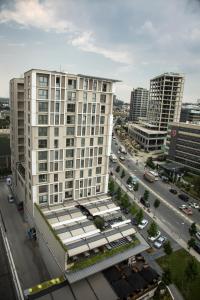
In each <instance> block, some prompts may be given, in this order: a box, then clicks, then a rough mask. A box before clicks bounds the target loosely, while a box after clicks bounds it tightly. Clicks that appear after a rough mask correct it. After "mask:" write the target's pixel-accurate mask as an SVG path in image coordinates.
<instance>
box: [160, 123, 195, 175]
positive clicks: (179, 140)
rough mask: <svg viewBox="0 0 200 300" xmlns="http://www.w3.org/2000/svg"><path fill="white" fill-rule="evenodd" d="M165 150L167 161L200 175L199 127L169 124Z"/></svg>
mask: <svg viewBox="0 0 200 300" xmlns="http://www.w3.org/2000/svg"><path fill="white" fill-rule="evenodd" d="M166 150H167V153H168V160H169V161H175V162H176V163H177V164H179V165H181V166H184V167H185V168H187V169H189V170H190V171H191V172H194V173H200V125H196V124H186V123H181V122H180V123H171V124H169V128H168V134H167V143H166Z"/></svg>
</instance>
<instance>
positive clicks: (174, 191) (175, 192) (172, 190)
mask: <svg viewBox="0 0 200 300" xmlns="http://www.w3.org/2000/svg"><path fill="white" fill-rule="evenodd" d="M169 191H170V193H172V194H174V195H176V194H177V190H175V189H170V190H169Z"/></svg>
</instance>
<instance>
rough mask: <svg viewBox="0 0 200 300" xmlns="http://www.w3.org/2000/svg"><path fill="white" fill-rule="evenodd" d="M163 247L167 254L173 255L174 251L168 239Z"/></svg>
mask: <svg viewBox="0 0 200 300" xmlns="http://www.w3.org/2000/svg"><path fill="white" fill-rule="evenodd" d="M163 249H164V252H165V254H166V255H171V254H172V252H173V249H172V246H171V243H170V241H166V242H165V243H164V245H163Z"/></svg>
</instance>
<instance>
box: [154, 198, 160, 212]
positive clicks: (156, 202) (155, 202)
mask: <svg viewBox="0 0 200 300" xmlns="http://www.w3.org/2000/svg"><path fill="white" fill-rule="evenodd" d="M153 206H154V208H155V211H154V216H155V214H156V209H157V208H158V207H159V206H160V200H159V199H155V201H154V204H153Z"/></svg>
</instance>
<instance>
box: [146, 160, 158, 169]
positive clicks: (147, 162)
mask: <svg viewBox="0 0 200 300" xmlns="http://www.w3.org/2000/svg"><path fill="white" fill-rule="evenodd" d="M146 166H148V167H149V168H151V169H153V170H154V169H155V168H156V166H155V164H154V162H153V158H152V157H148V158H147V160H146Z"/></svg>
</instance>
